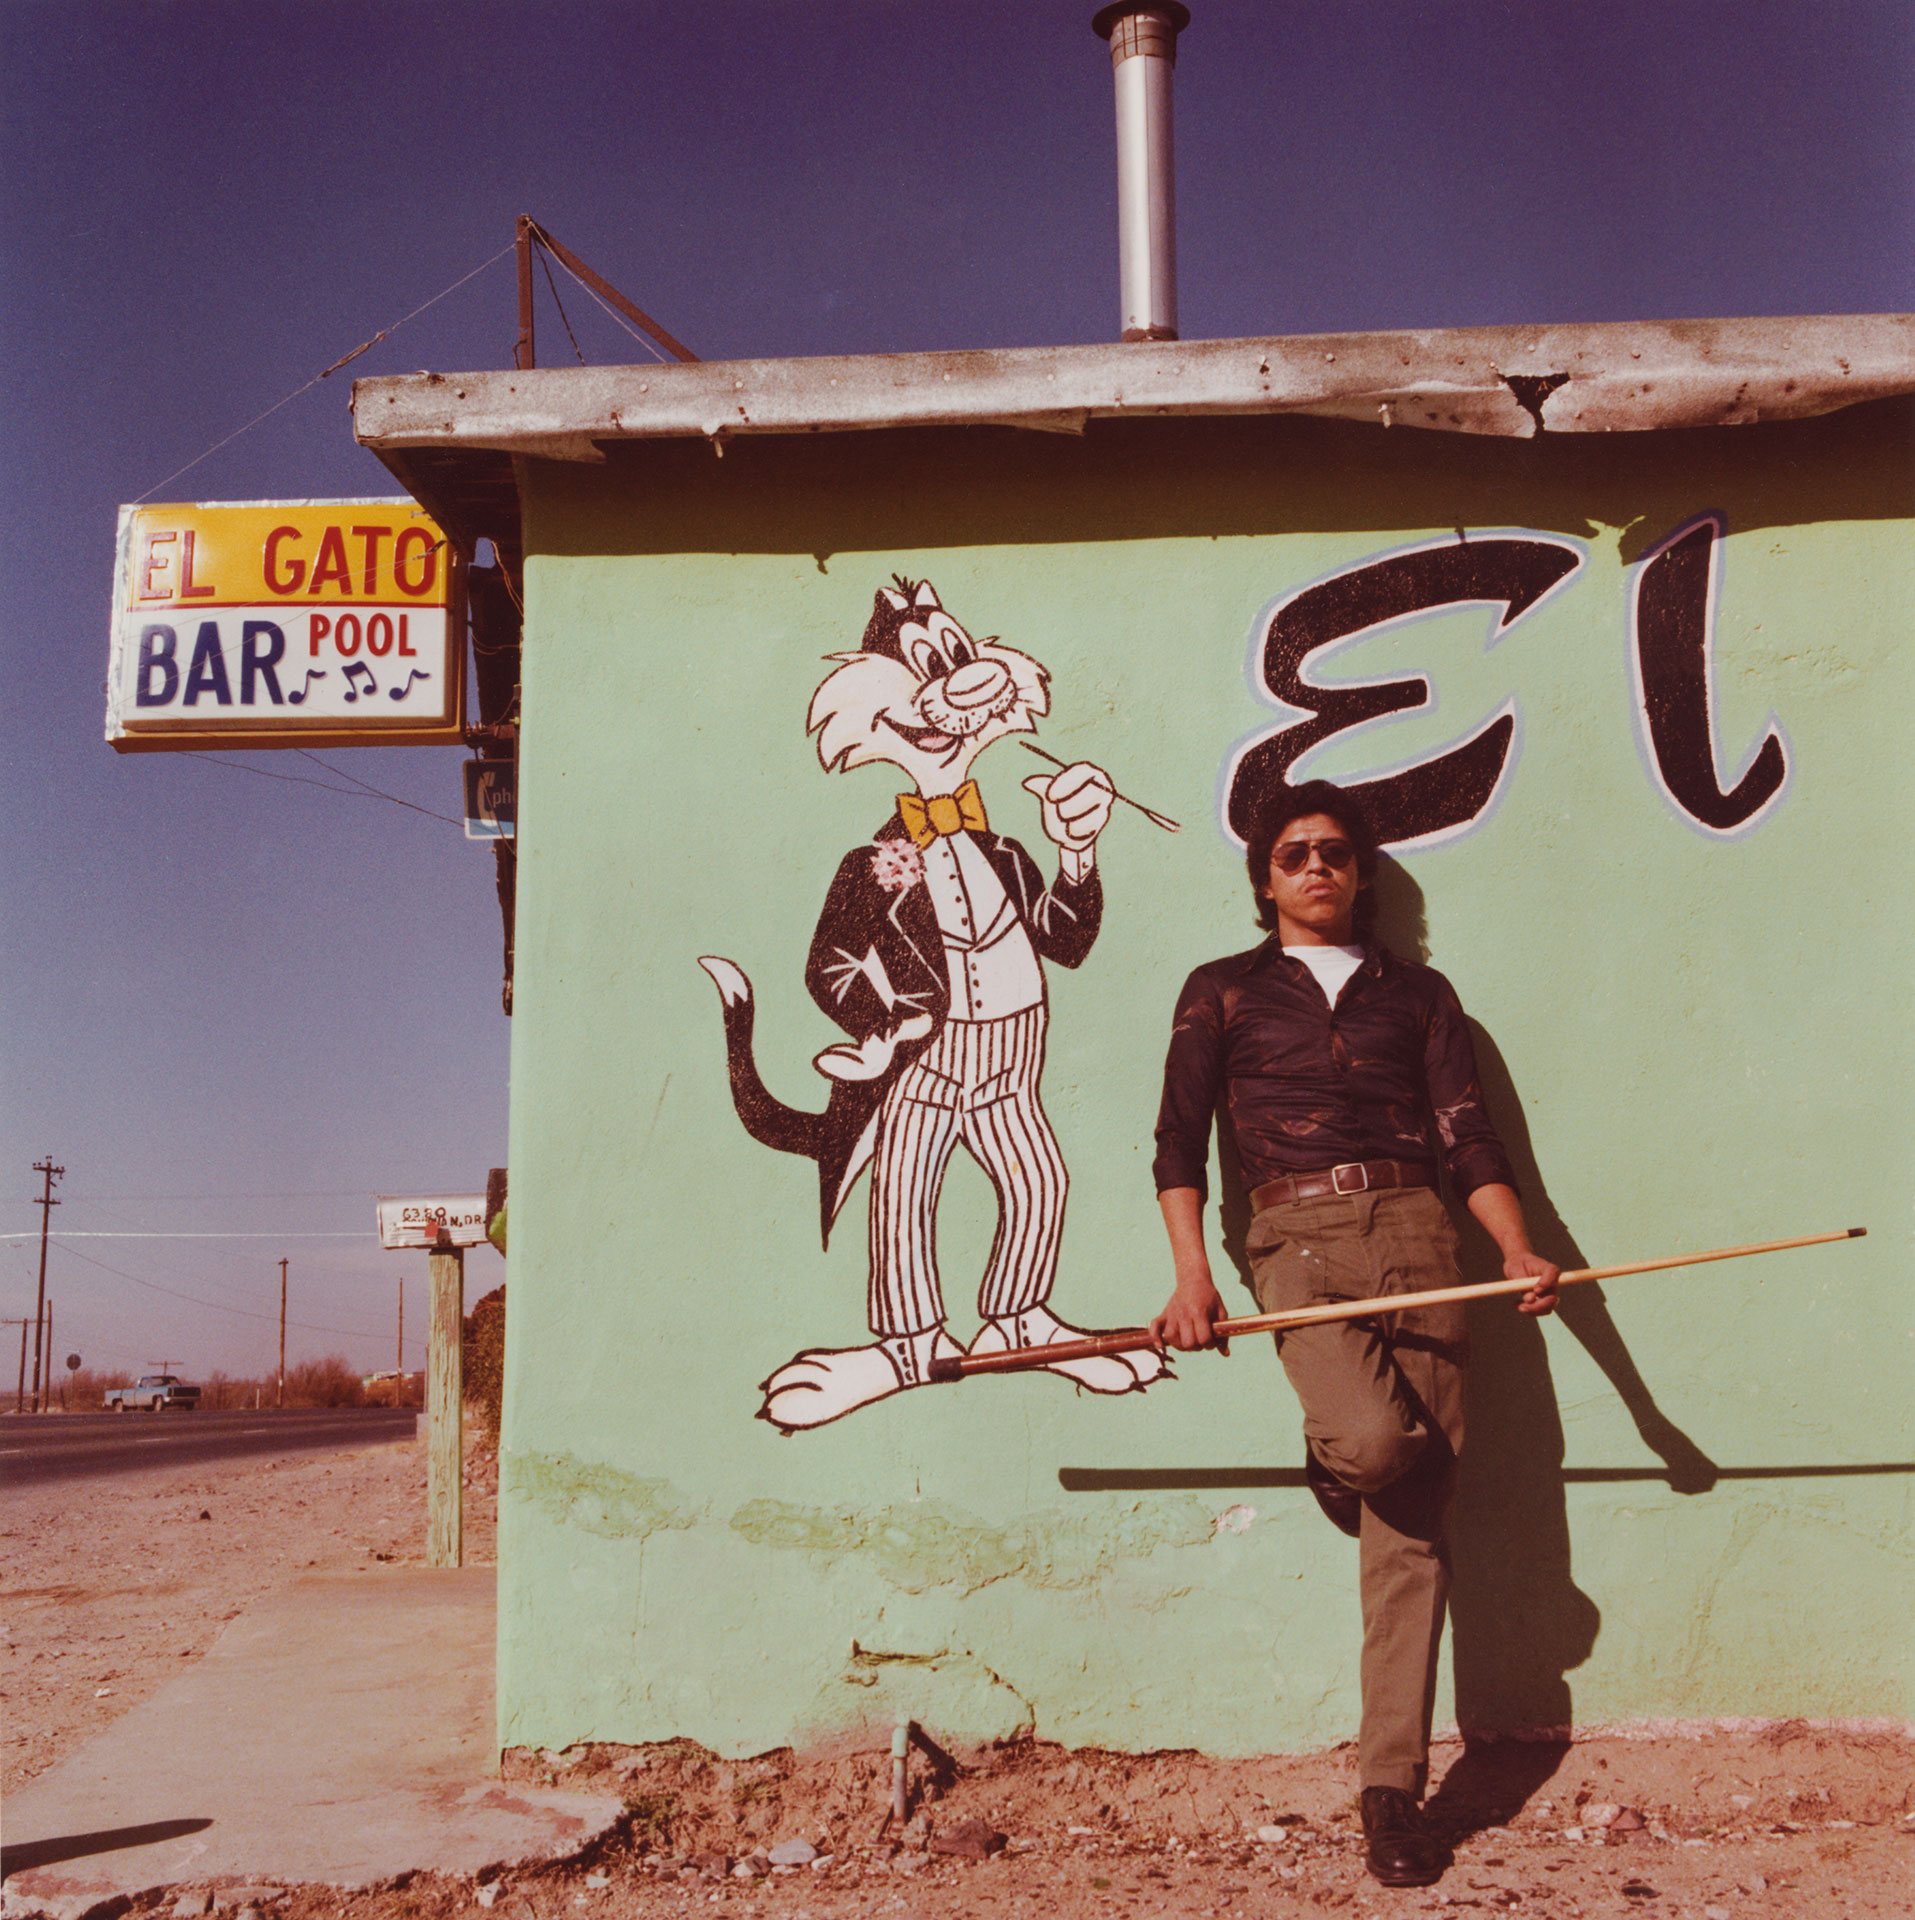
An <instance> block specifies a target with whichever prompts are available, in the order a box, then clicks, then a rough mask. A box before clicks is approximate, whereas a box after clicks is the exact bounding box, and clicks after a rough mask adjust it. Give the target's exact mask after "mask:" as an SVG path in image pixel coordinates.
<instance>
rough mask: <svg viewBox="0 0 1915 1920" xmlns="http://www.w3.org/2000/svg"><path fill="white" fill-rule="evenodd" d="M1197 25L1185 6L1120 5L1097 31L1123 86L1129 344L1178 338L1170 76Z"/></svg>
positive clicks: (1122, 272) (1121, 175)
mask: <svg viewBox="0 0 1915 1920" xmlns="http://www.w3.org/2000/svg"><path fill="white" fill-rule="evenodd" d="M1189 25H1190V9H1189V8H1188V7H1186V6H1183V5H1181V4H1180V0H1117V4H1116V5H1114V6H1108V7H1102V8H1100V9H1099V10H1098V13H1097V16H1096V18H1095V19H1093V20H1092V21H1091V26H1092V27H1093V28H1094V29H1095V30H1096V32H1097V33H1098V34H1099V35H1100V36H1101V37H1102V38H1103V39H1106V40H1108V41H1109V42H1110V63H1111V66H1112V67H1113V68H1114V69H1115V72H1116V81H1117V252H1118V280H1119V283H1120V287H1119V291H1120V295H1121V300H1122V306H1123V316H1124V333H1123V337H1124V338H1125V339H1126V340H1174V339H1176V337H1177V188H1176V179H1175V172H1176V169H1175V164H1174V157H1173V152H1172V144H1171V130H1170V74H1171V69H1172V68H1173V67H1175V66H1176V64H1177V36H1178V34H1180V33H1181V32H1182V31H1183V30H1184V28H1185V27H1187V26H1189Z"/></svg>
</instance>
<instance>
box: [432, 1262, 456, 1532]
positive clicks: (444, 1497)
mask: <svg viewBox="0 0 1915 1920" xmlns="http://www.w3.org/2000/svg"><path fill="white" fill-rule="evenodd" d="M427 1265H428V1268H429V1278H428V1281H427V1291H428V1293H429V1296H430V1305H429V1307H428V1310H427V1320H426V1565H427V1566H429V1567H457V1566H462V1565H463V1564H464V1555H465V1543H464V1539H463V1526H464V1498H465V1253H464V1251H463V1250H462V1249H461V1248H458V1247H453V1246H439V1247H434V1248H433V1249H432V1252H431V1254H430V1256H429V1257H428V1262H427Z"/></svg>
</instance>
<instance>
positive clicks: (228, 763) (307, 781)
mask: <svg viewBox="0 0 1915 1920" xmlns="http://www.w3.org/2000/svg"><path fill="white" fill-rule="evenodd" d="M294 751H295V752H304V751H305V750H304V749H303V748H295V749H294ZM185 757H186V758H187V759H188V760H204V761H205V762H206V763H207V765H208V766H213V767H230V768H231V769H232V771H233V772H234V773H252V774H257V775H258V776H259V778H260V779H262V780H284V781H286V782H288V783H289V784H290V785H292V786H295V787H318V788H319V789H320V791H321V792H322V793H343V794H344V795H345V796H346V798H347V799H348V800H368V799H371V800H390V801H391V802H392V804H393V805H394V806H395V807H410V808H411V809H412V811H413V812H414V813H423V814H424V815H425V816H426V818H427V819H428V820H443V821H444V822H445V824H446V825H447V826H449V827H457V826H462V825H464V822H463V821H459V820H455V819H453V818H452V816H451V815H450V814H447V813H434V812H433V811H432V809H431V808H430V807H422V806H419V805H418V804H417V803H416V802H414V801H411V800H401V799H400V798H399V796H398V795H397V794H394V793H381V792H380V791H379V789H378V788H377V787H368V786H367V785H366V783H365V782H364V781H363V780H361V781H358V782H357V783H356V785H355V786H352V787H336V786H334V785H333V784H332V782H331V781H329V780H314V779H312V778H311V777H310V776H309V775H307V774H303V773H273V772H272V771H270V770H269V769H268V768H266V767H251V766H248V765H247V764H246V762H245V761H244V760H221V759H218V758H216V757H215V756H214V755H212V754H210V753H194V752H190V751H189V752H187V754H186V756H185ZM306 757H307V759H309V760H310V759H311V758H312V755H311V754H307V755H306ZM316 764H317V765H319V766H322V767H324V768H325V769H326V771H327V772H328V773H345V769H344V768H343V767H335V766H334V765H333V764H332V763H331V761H329V760H321V761H318V762H317V763H316ZM345 777H346V778H347V779H348V780H351V779H352V777H353V776H352V775H351V774H349V773H347V774H346V776H345Z"/></svg>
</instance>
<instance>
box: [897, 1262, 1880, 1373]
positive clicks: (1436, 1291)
mask: <svg viewBox="0 0 1915 1920" xmlns="http://www.w3.org/2000/svg"><path fill="white" fill-rule="evenodd" d="M1867 1233H1868V1229H1867V1228H1866V1227H1844V1228H1842V1229H1841V1230H1840V1231H1839V1232H1836V1233H1806V1234H1803V1235H1801V1236H1800V1237H1799V1238H1797V1239H1794V1240H1757V1241H1752V1242H1751V1243H1750V1244H1749V1245H1747V1246H1743V1247H1714V1248H1711V1249H1710V1250H1709V1251H1708V1252H1707V1253H1675V1254H1668V1255H1665V1256H1664V1257H1663V1258H1662V1259H1659V1260H1630V1261H1626V1262H1624V1263H1623V1264H1622V1265H1621V1266H1617V1267H1578V1268H1575V1269H1574V1270H1573V1271H1571V1272H1569V1273H1559V1274H1558V1275H1557V1276H1556V1284H1557V1286H1559V1287H1572V1286H1576V1285H1578V1284H1580V1283H1581V1282H1583V1281H1585V1280H1618V1279H1621V1278H1622V1277H1623V1276H1624V1275H1625V1274H1631V1273H1660V1272H1662V1271H1664V1270H1665V1269H1666V1268H1669V1267H1699V1266H1702V1265H1704V1264H1705V1263H1706V1262H1708V1261H1711V1260H1740V1259H1743V1258H1745V1257H1746V1256H1747V1255H1749V1254H1752V1253H1781V1252H1784V1251H1786V1250H1787V1249H1788V1248H1790V1247H1819V1246H1824V1245H1826V1244H1827V1243H1828V1242H1829V1241H1831V1240H1860V1239H1862V1238H1864V1237H1865V1236H1866V1234H1867ZM1535 1284H1536V1283H1535V1281H1533V1280H1485V1281H1482V1282H1480V1283H1479V1284H1477V1285H1475V1286H1467V1287H1432V1288H1429V1289H1426V1290H1425V1291H1424V1292H1422V1293H1390V1294H1383V1295H1380V1296H1379V1297H1378V1298H1376V1299H1374V1300H1339V1301H1335V1302H1332V1303H1330V1304H1327V1305H1324V1306H1320V1307H1292V1308H1290V1309H1289V1310H1288V1311H1287V1312H1284V1313H1252V1314H1245V1315H1243V1316H1242V1317H1240V1318H1238V1319H1235V1320H1217V1321H1213V1322H1212V1325H1211V1331H1212V1332H1213V1334H1215V1336H1216V1337H1217V1338H1218V1339H1219V1340H1233V1339H1235V1338H1236V1337H1237V1336H1238V1335H1239V1334H1245V1333H1281V1332H1283V1331H1284V1330H1285V1329H1286V1328H1290V1327H1316V1326H1322V1325H1324V1324H1326V1323H1327V1322H1329V1321H1332V1320H1369V1319H1375V1318H1378V1317H1380V1316H1382V1315H1384V1314H1391V1313H1404V1312H1407V1311H1409V1310H1410V1309H1411V1308H1414V1307H1447V1306H1453V1305H1455V1304H1457V1303H1458V1302H1460V1301H1464V1300H1488V1299H1491V1298H1493V1297H1494V1296H1496V1295H1498V1294H1504V1293H1527V1292H1528V1291H1529V1290H1530V1288H1531V1287H1533V1286H1534V1285H1535ZM1157 1344H1158V1343H1157V1340H1156V1337H1155V1335H1153V1334H1152V1333H1151V1331H1150V1329H1149V1328H1148V1327H1123V1328H1120V1329H1118V1330H1117V1331H1116V1332H1114V1333H1097V1334H1091V1335H1089V1336H1087V1337H1086V1338H1084V1339H1082V1340H1059V1341H1057V1342H1056V1343H1055V1344H1054V1345H1051V1346H1048V1347H1011V1348H1008V1349H1007V1350H1006V1351H1004V1352H1003V1353H980V1354H965V1355H963V1356H961V1357H960V1358H958V1359H955V1360H933V1361H932V1362H931V1367H930V1375H931V1378H932V1379H933V1380H940V1381H942V1380H963V1379H966V1378H968V1377H969V1376H970V1375H972V1374H974V1373H1024V1372H1027V1371H1029V1370H1030V1369H1032V1368H1035V1367H1049V1366H1055V1365H1056V1364H1057V1362H1058V1361H1060V1360H1093V1359H1096V1358H1097V1357H1099V1356H1100V1355H1102V1354H1109V1353H1138V1352H1141V1351H1142V1350H1143V1349H1144V1348H1146V1347H1150V1348H1155V1347H1156V1346H1157ZM1196 1351H1198V1352H1202V1351H1204V1349H1202V1348H1198V1349H1196Z"/></svg>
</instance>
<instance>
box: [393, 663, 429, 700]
mask: <svg viewBox="0 0 1915 1920" xmlns="http://www.w3.org/2000/svg"><path fill="white" fill-rule="evenodd" d="M431 678H432V676H431V674H429V673H422V672H421V671H420V670H419V669H418V668H417V667H414V668H413V670H412V671H411V672H410V673H409V674H407V675H406V684H405V685H404V686H403V687H394V688H393V690H392V691H391V692H390V693H389V694H387V695H386V698H387V699H388V700H403V699H404V698H405V697H406V695H407V694H409V693H410V692H411V691H412V683H413V682H414V681H415V680H430V679H431Z"/></svg>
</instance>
